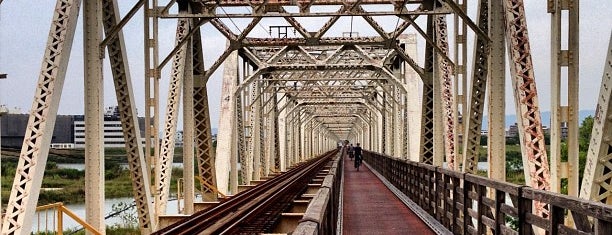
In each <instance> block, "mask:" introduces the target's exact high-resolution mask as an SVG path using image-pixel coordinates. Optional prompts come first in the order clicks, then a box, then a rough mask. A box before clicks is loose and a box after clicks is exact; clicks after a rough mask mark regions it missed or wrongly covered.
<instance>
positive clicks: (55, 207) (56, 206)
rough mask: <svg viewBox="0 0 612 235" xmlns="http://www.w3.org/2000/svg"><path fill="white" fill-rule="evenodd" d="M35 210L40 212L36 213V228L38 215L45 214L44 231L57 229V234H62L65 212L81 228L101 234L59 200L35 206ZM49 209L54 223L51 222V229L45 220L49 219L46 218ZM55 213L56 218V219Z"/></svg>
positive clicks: (97, 234)
mask: <svg viewBox="0 0 612 235" xmlns="http://www.w3.org/2000/svg"><path fill="white" fill-rule="evenodd" d="M36 211H37V212H40V213H38V229H39V230H40V228H41V224H40V215H41V214H42V213H43V212H44V214H45V231H52V230H57V231H56V233H57V234H58V235H62V234H63V232H64V224H63V223H64V214H66V215H68V216H70V218H72V219H74V221H76V222H77V223H79V224H80V225H82V226H83V228H85V229H87V231H90V232H92V233H93V234H96V235H99V234H102V233H101V232H100V231H98V230H96V229H95V228H94V227H93V226H91V225H90V224H89V223H87V222H85V220H83V219H81V218H79V217H78V216H77V215H76V214H75V213H74V212H72V211H71V210H69V209H68V208H66V207H65V206H64V204H63V203H61V202H58V203H53V204H49V205H44V206H39V207H36ZM49 211H51V212H52V214H53V215H54V216H53V222H54V223H53V227H52V228H51V230H49V227H48V223H47V222H46V221H47V220H48V219H49V218H48V212H49ZM55 215H57V219H56V217H55Z"/></svg>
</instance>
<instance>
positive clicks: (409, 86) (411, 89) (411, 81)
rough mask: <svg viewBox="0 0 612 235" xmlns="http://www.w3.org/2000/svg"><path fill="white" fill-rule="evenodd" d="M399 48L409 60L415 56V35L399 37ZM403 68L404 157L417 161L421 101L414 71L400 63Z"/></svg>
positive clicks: (417, 79)
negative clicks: (404, 109)
mask: <svg viewBox="0 0 612 235" xmlns="http://www.w3.org/2000/svg"><path fill="white" fill-rule="evenodd" d="M399 40H400V46H402V47H403V48H404V51H405V52H406V53H407V54H408V56H410V57H411V58H418V56H417V40H416V35H415V34H407V35H400V37H399ZM416 62H418V61H416ZM402 67H404V80H405V82H404V83H405V86H406V90H407V92H406V99H407V100H406V102H407V104H406V106H407V107H406V108H407V112H406V114H405V115H406V118H407V125H406V128H407V131H408V132H407V133H406V136H407V137H408V140H407V142H408V154H407V155H406V157H407V158H408V159H410V160H412V161H419V141H420V132H421V116H420V115H421V101H420V99H419V93H418V92H419V77H418V74H417V73H416V71H414V69H413V68H412V67H410V66H409V65H408V64H407V63H406V62H404V63H402Z"/></svg>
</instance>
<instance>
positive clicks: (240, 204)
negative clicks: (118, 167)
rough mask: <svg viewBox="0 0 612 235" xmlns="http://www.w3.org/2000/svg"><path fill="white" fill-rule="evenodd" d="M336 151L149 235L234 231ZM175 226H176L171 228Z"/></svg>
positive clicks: (313, 170)
mask: <svg viewBox="0 0 612 235" xmlns="http://www.w3.org/2000/svg"><path fill="white" fill-rule="evenodd" d="M336 153H337V150H333V151H330V152H327V153H325V154H323V155H322V156H321V157H319V158H315V159H313V160H311V161H310V162H309V163H305V164H300V165H298V166H296V167H294V168H292V169H290V170H289V171H287V172H285V173H284V174H281V175H279V176H277V177H275V178H273V179H270V180H268V181H266V182H264V183H262V184H260V185H258V186H257V187H255V188H252V189H249V190H247V191H244V192H241V193H239V194H236V195H235V196H233V197H231V198H230V199H228V200H226V201H224V202H223V203H221V204H219V205H218V206H216V207H213V208H211V209H209V210H205V211H201V212H198V213H195V214H194V215H192V216H190V217H189V218H186V219H184V220H182V221H179V222H177V223H175V224H174V225H171V226H169V227H166V228H164V229H161V230H159V231H157V232H155V233H153V234H157V235H162V234H164V235H170V234H172V235H175V234H176V235H178V234H198V233H202V232H204V233H206V234H212V233H214V234H218V233H222V232H227V231H232V230H235V229H237V226H239V225H240V224H241V223H242V222H245V221H246V220H248V219H249V218H252V215H254V213H256V212H259V211H262V210H265V208H266V207H267V206H269V205H271V202H273V201H274V200H275V199H276V198H279V197H280V196H282V195H283V194H286V193H287V192H286V191H287V189H290V188H292V186H295V183H299V182H302V181H303V180H304V179H307V178H308V177H309V176H312V174H313V173H314V172H317V171H318V170H319V169H321V167H322V166H324V164H325V163H327V162H328V161H329V160H330V159H331V157H332V156H334V154H336ZM175 225H176V226H175Z"/></svg>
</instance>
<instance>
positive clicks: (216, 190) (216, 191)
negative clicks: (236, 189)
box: [195, 175, 227, 199]
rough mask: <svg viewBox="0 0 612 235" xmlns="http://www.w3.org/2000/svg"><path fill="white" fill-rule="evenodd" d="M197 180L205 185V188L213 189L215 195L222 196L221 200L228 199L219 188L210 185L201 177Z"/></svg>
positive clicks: (197, 177)
mask: <svg viewBox="0 0 612 235" xmlns="http://www.w3.org/2000/svg"><path fill="white" fill-rule="evenodd" d="M195 178H196V179H198V180H199V181H200V183H201V184H203V185H204V186H206V187H208V188H209V189H212V191H213V193H216V194H217V195H220V196H221V198H224V199H225V198H227V196H226V195H225V194H223V193H222V192H221V191H219V189H218V188H217V187H215V186H214V185H212V184H209V183H208V182H206V180H204V179H202V177H201V176H199V175H198V176H196V177H195Z"/></svg>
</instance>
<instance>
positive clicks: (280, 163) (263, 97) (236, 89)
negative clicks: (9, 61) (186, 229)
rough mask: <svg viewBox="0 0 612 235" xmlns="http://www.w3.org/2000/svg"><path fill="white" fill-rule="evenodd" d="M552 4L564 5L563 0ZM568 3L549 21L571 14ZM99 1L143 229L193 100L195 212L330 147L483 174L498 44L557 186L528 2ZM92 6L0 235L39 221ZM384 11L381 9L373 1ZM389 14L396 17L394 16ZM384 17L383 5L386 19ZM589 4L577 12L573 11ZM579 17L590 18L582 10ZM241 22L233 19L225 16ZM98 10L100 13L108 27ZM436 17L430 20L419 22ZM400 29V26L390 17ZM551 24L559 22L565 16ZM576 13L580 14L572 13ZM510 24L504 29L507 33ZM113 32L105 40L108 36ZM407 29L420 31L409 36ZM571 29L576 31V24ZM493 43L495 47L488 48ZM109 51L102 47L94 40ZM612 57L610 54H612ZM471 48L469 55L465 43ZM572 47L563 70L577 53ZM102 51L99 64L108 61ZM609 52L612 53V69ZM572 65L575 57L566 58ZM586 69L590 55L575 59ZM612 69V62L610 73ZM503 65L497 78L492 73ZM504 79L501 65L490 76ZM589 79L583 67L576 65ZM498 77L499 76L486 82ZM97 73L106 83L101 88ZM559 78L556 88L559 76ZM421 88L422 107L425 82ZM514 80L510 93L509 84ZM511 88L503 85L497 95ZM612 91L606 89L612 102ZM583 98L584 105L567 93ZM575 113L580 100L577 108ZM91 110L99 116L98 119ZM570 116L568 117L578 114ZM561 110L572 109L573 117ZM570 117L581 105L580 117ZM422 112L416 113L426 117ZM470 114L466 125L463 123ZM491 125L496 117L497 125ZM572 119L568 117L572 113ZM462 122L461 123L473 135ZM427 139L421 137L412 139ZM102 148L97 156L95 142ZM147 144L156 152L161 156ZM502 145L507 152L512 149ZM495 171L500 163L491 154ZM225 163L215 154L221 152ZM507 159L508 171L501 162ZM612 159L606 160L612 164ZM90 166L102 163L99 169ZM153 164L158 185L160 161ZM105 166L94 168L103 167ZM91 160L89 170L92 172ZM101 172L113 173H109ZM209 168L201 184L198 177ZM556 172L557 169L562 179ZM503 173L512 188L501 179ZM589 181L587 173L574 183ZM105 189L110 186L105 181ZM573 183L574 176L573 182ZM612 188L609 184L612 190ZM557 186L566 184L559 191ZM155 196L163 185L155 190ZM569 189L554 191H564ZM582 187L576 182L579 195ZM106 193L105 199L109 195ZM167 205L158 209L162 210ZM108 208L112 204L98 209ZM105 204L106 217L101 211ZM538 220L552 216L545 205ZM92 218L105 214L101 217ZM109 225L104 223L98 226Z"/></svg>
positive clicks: (601, 171)
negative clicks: (135, 51)
mask: <svg viewBox="0 0 612 235" xmlns="http://www.w3.org/2000/svg"><path fill="white" fill-rule="evenodd" d="M551 2H554V1H551ZM561 2H562V3H555V4H557V5H554V4H553V5H554V6H555V7H551V8H550V9H553V10H551V13H554V14H556V13H557V11H560V10H561V9H563V10H564V9H567V8H569V6H565V5H563V2H566V1H561ZM101 3H102V4H101V5H97V4H89V3H87V4H84V5H85V6H86V7H85V9H86V11H85V18H86V24H85V26H84V27H85V30H86V31H87V32H88V33H89V34H86V36H87V37H86V40H87V43H89V44H88V45H90V44H91V45H93V46H90V47H87V49H86V55H88V56H91V57H88V58H92V59H91V60H88V61H87V63H86V69H87V74H88V76H89V77H88V78H87V79H86V82H88V84H89V83H91V84H94V82H99V81H101V80H102V74H101V69H100V68H101V63H102V59H101V58H102V56H101V54H103V53H102V52H103V50H102V49H104V48H107V49H108V52H109V55H110V61H111V67H112V72H113V78H114V82H115V86H116V89H115V90H116V95H117V100H118V102H119V108H120V110H121V119H122V122H123V131H124V136H125V139H126V140H127V141H126V149H127V150H128V151H127V153H128V161H129V167H130V170H131V172H132V178H133V187H134V194H135V195H136V196H135V197H136V202H137V207H138V213H139V223H140V228H141V231H142V233H144V234H147V233H150V232H151V231H154V230H155V229H156V224H157V220H156V218H157V216H159V215H163V214H164V213H165V204H166V203H167V200H168V193H169V185H170V181H171V180H172V179H171V178H170V173H171V172H170V169H171V168H170V166H171V165H172V161H173V159H172V157H173V151H174V145H175V143H174V137H175V135H176V125H177V122H178V118H179V117H178V109H179V105H180V104H181V100H180V98H181V96H183V97H184V99H183V102H182V104H183V108H184V110H185V113H184V116H183V122H184V124H185V136H184V138H185V139H184V141H185V146H186V147H187V148H188V149H193V151H184V159H185V160H186V161H189V162H193V161H194V159H193V158H195V161H196V162H197V167H194V166H193V165H191V166H189V165H188V164H187V165H186V166H185V167H186V168H185V169H186V170H185V171H186V173H185V175H184V179H185V180H186V181H189V182H186V184H185V195H186V204H189V205H186V206H185V208H184V212H185V213H193V200H194V193H195V185H194V184H195V179H196V178H197V179H199V182H200V190H201V192H202V195H203V198H204V200H209V201H214V200H217V197H218V196H219V195H220V194H225V195H228V194H235V193H237V192H238V191H237V190H238V185H239V184H246V185H248V184H250V183H251V181H253V180H258V179H261V178H262V177H265V176H269V175H270V174H273V173H276V172H280V171H284V170H286V169H287V168H288V167H291V166H292V165H294V164H298V163H300V162H302V161H304V160H307V159H308V158H310V157H312V156H315V155H317V154H319V153H322V152H325V151H327V150H329V149H330V148H335V147H336V146H337V143H339V142H341V141H343V140H350V141H351V142H358V143H361V144H362V146H363V147H364V148H366V149H370V150H373V151H377V152H382V153H386V154H389V155H393V156H397V157H402V158H410V159H418V160H419V161H421V162H424V163H428V164H433V165H438V166H442V164H443V162H444V161H446V162H447V164H448V167H449V168H451V169H455V170H459V169H461V170H463V171H465V172H473V171H474V170H475V169H476V168H475V167H476V159H477V149H478V143H479V138H480V135H479V134H478V132H479V131H480V128H481V124H482V116H483V110H484V104H485V100H484V97H485V94H486V93H487V92H489V93H490V94H491V93H492V92H498V91H497V90H499V89H502V90H503V82H502V81H503V74H502V75H500V74H499V72H495V71H498V70H503V69H500V66H503V64H504V59H503V57H504V49H503V46H500V44H499V41H503V40H504V38H501V36H502V35H504V33H505V35H506V38H505V41H506V42H507V44H508V53H509V55H510V59H511V62H510V68H511V73H512V84H513V87H514V98H515V103H516V106H517V107H516V109H517V113H519V115H517V116H519V122H520V127H521V128H520V135H521V138H520V139H521V146H522V152H523V161H524V163H525V164H524V165H525V166H527V167H526V168H525V175H526V179H527V180H528V182H529V185H531V186H532V187H535V188H538V189H544V190H549V189H550V187H551V186H550V184H551V182H550V180H551V179H550V170H549V167H548V158H547V155H546V151H545V148H544V146H545V145H544V140H543V133H542V128H541V120H540V119H541V118H540V114H539V109H538V100H537V93H536V88H535V83H534V81H535V80H534V76H533V68H532V63H531V57H530V48H529V37H528V34H527V25H526V20H525V15H524V9H523V2H522V1H521V0H504V1H503V4H502V5H499V4H498V3H497V2H495V3H494V1H488V0H480V1H479V7H478V18H477V19H476V20H472V19H470V18H469V17H468V16H467V15H466V13H465V12H466V10H467V6H466V4H465V1H450V0H443V1H429V0H426V1H412V0H404V1H381V0H361V1H335V0H311V1H297V2H296V1H246V0H240V1H200V0H197V1H196V0H193V1H187V0H185V1H180V0H179V1H165V2H163V3H161V4H160V3H159V2H158V1H157V0H140V1H138V2H137V3H136V4H134V6H133V7H132V8H131V10H130V11H129V12H128V13H127V14H126V15H125V16H124V17H123V18H121V17H120V16H119V15H118V10H117V5H116V2H115V1H114V0H103V1H101ZM79 5H80V2H79V1H70V0H58V5H57V7H56V9H55V11H56V12H55V15H54V19H53V23H52V26H51V30H50V32H51V33H50V35H49V42H48V47H47V50H46V52H45V59H44V60H43V65H42V68H41V75H40V77H39V86H38V88H37V92H36V96H35V100H34V103H33V106H32V109H31V110H32V112H31V118H30V120H29V124H28V129H27V132H26V138H25V140H24V145H23V146H24V147H23V149H22V153H21V155H20V161H19V166H18V170H17V173H16V177H15V181H14V185H13V190H12V192H11V197H10V199H9V205H8V208H7V215H6V216H5V217H4V220H3V227H2V231H3V234H25V233H28V232H29V231H28V230H29V228H30V227H31V223H32V220H31V218H32V217H33V216H32V215H33V213H34V209H35V206H36V201H37V199H38V191H39V189H40V184H41V181H42V176H43V175H42V172H43V170H42V169H44V165H45V162H46V157H47V154H48V150H49V149H48V146H49V143H50V141H51V137H50V136H51V135H50V133H52V127H53V125H54V121H55V115H56V114H57V107H58V103H59V96H60V95H61V90H62V85H63V80H64V76H65V70H66V66H67V61H68V56H67V55H68V54H69V52H70V49H71V43H72V40H73V38H74V31H75V27H76V19H77V15H78V10H79ZM372 6H376V7H372ZM143 7H144V12H145V16H144V19H145V30H144V31H145V74H146V75H145V76H146V79H145V93H146V99H145V100H146V112H145V115H146V121H145V122H146V123H145V126H146V132H145V136H144V138H145V140H146V144H145V150H147V151H144V152H143V146H141V145H142V144H141V142H140V141H139V139H140V136H139V132H138V131H137V129H136V127H137V126H138V124H137V118H136V116H135V106H134V103H133V99H134V98H133V94H132V85H131V80H130V76H129V69H128V63H127V58H126V57H125V46H124V44H123V35H122V32H121V29H122V27H123V26H124V25H125V24H127V23H128V22H129V21H130V20H131V18H132V17H133V16H134V14H135V13H136V12H137V11H138V10H140V9H141V8H143ZM381 9H383V10H381ZM384 9H386V10H384ZM574 10H576V9H574ZM576 11H577V10H576ZM228 12H229V13H228ZM97 14H101V15H102V17H98V15H97ZM449 14H453V15H454V17H455V22H456V23H455V35H456V36H455V38H454V40H455V41H454V43H455V51H456V52H455V56H454V57H453V58H454V60H453V59H451V55H450V53H449V38H448V35H447V20H446V19H447V17H446V16H447V15H449ZM422 15H425V17H427V20H426V22H427V23H426V25H425V26H422V25H419V24H417V19H418V17H420V16H422ZM381 16H388V17H394V18H395V19H397V23H396V25H395V27H394V28H392V29H391V30H388V29H386V28H388V27H384V26H383V24H382V23H381V22H380V19H379V18H377V17H381ZM342 17H360V18H361V19H363V20H364V21H365V22H366V23H367V25H368V26H369V27H370V28H371V30H372V31H373V32H375V34H376V35H374V36H358V35H354V34H353V32H350V33H349V34H348V36H341V37H339V36H334V32H332V31H333V30H332V29H333V27H334V25H336V24H338V21H339V20H340V19H341V18H342ZM553 17H557V15H554V16H553ZM571 17H572V16H570V18H571ZM238 18H240V19H244V20H250V23H248V24H247V25H246V26H243V27H238V26H236V25H234V26H236V27H237V32H236V31H235V30H233V28H231V27H229V26H228V25H226V23H227V22H228V20H230V21H231V19H238ZM264 18H272V19H276V20H279V21H284V23H285V24H286V25H289V26H290V27H291V28H293V29H294V30H295V31H296V33H297V35H296V36H293V37H273V36H270V37H255V36H252V31H253V29H254V28H255V27H257V25H258V24H260V22H261V21H262V19H264ZM313 18H316V19H322V20H324V21H325V22H326V23H324V24H323V25H322V26H320V27H319V28H318V29H316V30H314V31H313V30H311V29H307V28H306V27H305V26H304V25H305V23H304V22H305V20H309V19H313ZM167 19H177V31H176V39H175V47H174V49H173V50H172V51H171V52H170V53H169V54H168V55H162V56H164V57H162V58H159V56H160V55H159V54H158V47H159V45H158V38H157V37H158V23H159V21H160V20H167ZM502 24H505V28H506V32H502V31H500V28H504V27H501V26H500V25H502ZM100 25H103V27H104V28H103V31H104V33H105V35H104V36H105V38H103V37H102V35H100V34H99V33H95V32H101V31H102V30H101V29H100V30H96V29H99V28H100ZM203 25H210V26H212V27H213V28H215V29H216V30H218V31H219V33H220V34H222V35H223V36H225V37H226V39H227V45H226V47H225V48H224V51H223V53H222V54H221V55H220V56H219V58H217V59H216V60H215V61H214V62H213V63H211V64H210V66H208V67H206V66H205V65H204V51H203V46H202V39H203V38H205V37H206V36H207V35H202V32H201V30H200V28H201V26H203ZM408 29H411V30H414V31H416V32H417V33H418V34H416V35H406V34H405V32H407V30H408ZM468 29H469V30H470V31H472V32H474V34H475V35H476V40H475V42H474V44H475V46H474V51H475V53H473V54H474V59H473V61H474V64H473V68H472V71H473V73H472V77H471V84H472V85H471V89H470V92H471V94H470V100H469V101H468V100H466V97H467V96H466V95H465V94H467V92H468V91H467V89H466V86H467V85H466V84H467V83H468V79H467V73H466V71H467V70H468V68H467V67H466V61H467V53H466V51H467V49H466V48H467V45H468V43H467V38H466V34H467V31H468ZM570 31H571V30H570ZM417 37H418V38H420V39H422V40H423V41H425V42H426V44H425V55H424V57H423V58H424V59H423V60H424V63H423V64H424V66H421V65H420V63H418V62H417V61H419V59H418V56H417V55H416V41H417V40H416V38H417ZM491 39H494V40H491ZM96 45H97V46H96ZM611 47H612V45H611ZM459 48H460V49H459ZM572 53H577V51H575V52H572V51H571V50H570V51H564V50H561V52H560V55H561V57H562V58H561V59H559V61H561V62H563V63H561V64H562V65H560V66H563V64H566V63H564V61H565V60H564V59H563V58H565V56H566V54H567V57H569V58H576V57H577V56H573V57H572V56H571V55H572ZM96 56H97V57H96ZM610 58H612V56H609V58H608V60H610ZM565 62H567V61H565ZM169 63H170V64H171V77H170V91H169V95H168V106H167V107H166V119H165V123H164V125H162V126H163V127H164V128H163V130H164V131H163V138H161V143H160V144H156V142H158V141H159V138H158V137H157V133H158V131H159V130H158V126H159V125H158V123H159V115H158V114H159V111H158V101H159V100H158V97H159V94H158V93H159V89H158V87H159V80H160V78H161V73H160V71H161V70H162V68H164V67H165V65H167V64H169ZM572 63H575V64H574V65H575V66H577V61H575V62H571V63H570V62H568V63H567V64H570V65H572ZM222 65H223V69H224V72H223V87H222V91H221V92H222V103H221V120H220V123H219V134H218V139H217V140H218V144H217V148H216V154H213V152H212V151H213V148H212V140H211V139H212V138H211V137H212V136H211V133H210V130H211V123H210V113H209V105H208V98H207V97H208V94H207V91H206V87H207V86H206V85H207V81H208V79H209V78H210V77H211V76H212V74H213V73H214V72H215V71H216V70H218V68H219V67H221V66H222ZM608 65H609V63H608ZM489 67H491V69H490V68H489ZM493 70H494V71H493ZM572 71H577V70H572ZM489 76H490V77H489ZM609 78H610V76H609V67H606V74H604V78H603V81H602V92H601V94H600V100H599V105H598V109H597V110H598V111H597V116H596V123H595V127H594V130H593V138H592V140H591V147H590V149H589V159H588V164H587V169H586V170H585V177H584V181H583V187H582V191H581V194H580V195H581V197H583V198H589V199H593V200H598V201H605V202H608V203H610V202H611V201H612V200H611V199H610V198H612V197H610V195H611V193H610V192H612V190H611V188H610V187H609V186H610V183H609V182H608V181H609V178H610V177H608V178H606V177H607V176H609V175H610V174H609V172H610V170H609V169H610V168H612V167H610V166H608V165H610V164H608V162H609V160H610V158H611V157H610V150H609V149H611V148H610V147H609V146H610V144H609V142H610V141H609V139H610V136H609V135H610V133H612V131H609V129H610V126H611V125H610V122H611V121H610V120H612V118H610V117H611V116H612V115H610V114H609V112H610V111H609V110H610V108H609V107H610V105H609V103H610V102H609V100H610V92H609V89H608V90H605V89H603V87H610V86H612V85H610V82H609V80H610V79H609ZM96 79H97V80H96ZM553 79H554V78H553ZM418 83H422V88H421V90H422V93H421V94H420V95H421V98H420V99H419V97H418V93H419V85H417V84H418ZM500 84H501V86H500ZM500 87H501V88H500ZM98 88H99V87H96V86H95V85H92V86H90V87H88V89H92V91H90V92H91V93H88V94H86V96H88V98H87V102H91V103H92V104H90V106H89V107H88V111H87V117H88V119H89V120H90V121H91V123H94V124H95V123H98V124H99V122H100V119H99V117H98V116H96V115H99V111H100V110H95V109H96V108H94V107H97V106H96V105H100V103H99V101H98V99H99V97H101V95H102V91H101V90H96V89H98ZM606 92H607V93H606ZM570 96H574V95H573V94H570ZM501 101H502V102H501V103H502V105H501V109H500V100H496V99H494V98H492V97H489V111H490V112H491V110H498V111H499V110H502V111H503V100H501ZM574 107H576V108H577V106H574ZM90 109H91V110H90ZM570 109H571V108H570ZM561 110H562V112H565V111H563V108H561ZM568 112H570V113H571V111H568ZM414 116H419V118H416V119H415V118H414ZM459 116H461V117H462V123H461V124H459ZM491 119H493V120H491ZM491 119H490V122H491V123H490V124H489V126H490V127H493V126H497V128H494V129H490V130H489V134H490V135H493V134H495V136H496V137H495V138H493V140H490V141H491V143H492V144H491V145H496V146H503V140H501V141H500V140H499V138H497V137H498V136H499V135H498V133H499V132H502V131H503V129H502V128H503V118H491ZM570 119H571V115H570ZM461 125H463V126H464V127H462V126H461ZM88 128H89V131H88V132H87V136H88V137H87V138H88V140H90V142H91V146H92V147H90V148H89V149H88V153H87V154H88V157H89V156H91V157H92V158H91V159H94V161H95V163H91V164H100V162H101V161H102V160H100V159H103V158H100V157H103V156H102V153H101V151H100V149H99V145H100V143H99V141H100V140H99V139H96V138H97V137H96V135H99V129H96V128H95V127H94V126H88ZM460 135H461V136H462V138H463V143H462V144H463V148H462V149H463V155H462V158H463V159H462V160H461V159H459V156H460V155H459V152H458V149H459V147H458V146H459V145H460V144H461V143H459V142H458V139H459V136H460ZM415 137H416V138H415ZM96 146H97V147H96ZM150 149H154V151H153V154H152V156H151V155H150V154H149V153H150V151H149V150H150ZM502 149H503V148H502ZM490 152H491V153H492V154H491V155H492V159H491V161H497V162H499V160H500V159H498V158H499V156H498V155H499V154H498V153H495V152H493V151H490ZM213 156H215V157H213ZM502 162H503V161H502ZM606 164H608V165H606ZM88 165H89V163H88ZM150 165H154V166H155V170H154V173H155V175H154V177H155V181H154V182H155V183H154V185H153V186H151V185H149V183H148V182H151V180H150V176H149V175H148V173H149V172H150V169H149V166H150ZM92 166H93V165H92ZM92 166H89V168H88V169H90V168H93V167H92ZM98 168H100V167H98ZM195 168H197V170H198V175H197V177H196V176H195V175H194V174H195V172H194V169H195ZM557 168H559V167H558V166H556V167H555V169H553V170H555V172H554V174H553V175H555V177H558V175H559V174H561V173H560V172H558V171H559V170H558V169H557ZM494 171H495V172H496V173H495V174H493V173H492V174H491V177H496V178H500V177H501V176H499V174H498V173H497V169H491V172H494ZM570 177H576V176H570ZM94 180H97V181H95V182H98V183H99V182H101V180H103V178H102V179H99V178H94ZM572 182H574V181H572ZM606 182H607V183H606ZM555 184H556V183H555ZM151 187H152V188H151ZM555 187H556V186H555ZM572 187H574V186H572ZM92 188H94V189H95V190H92V191H88V194H90V195H91V198H92V199H91V200H93V201H95V200H96V198H102V199H103V197H100V193H101V192H100V191H99V190H100V189H99V187H98V188H96V187H92ZM96 190H97V191H96ZM152 196H154V198H155V209H154V208H153V203H152V202H151V201H150V200H151V199H150V198H151V197H152ZM88 206H89V208H88V210H91V211H94V213H97V212H98V211H96V210H100V208H99V206H95V205H94V206H92V205H88ZM96 207H98V208H96ZM535 209H536V211H537V212H539V213H543V214H546V213H547V211H546V210H547V208H546V207H545V206H544V205H540V204H536V207H535ZM88 219H90V220H98V219H96V216H95V215H94V216H92V217H89V216H88ZM94 224H96V226H101V227H102V228H103V222H100V221H99V222H98V223H94Z"/></svg>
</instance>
